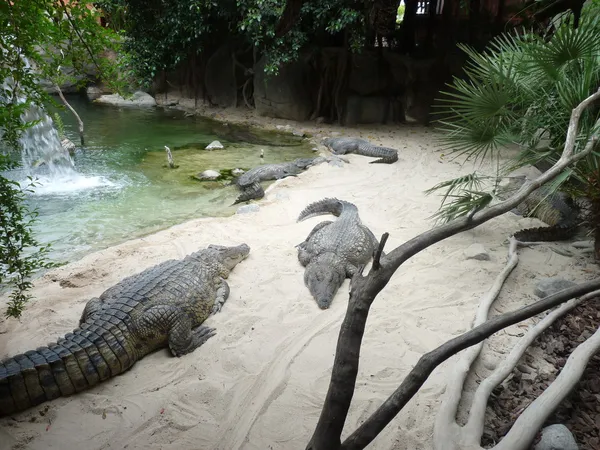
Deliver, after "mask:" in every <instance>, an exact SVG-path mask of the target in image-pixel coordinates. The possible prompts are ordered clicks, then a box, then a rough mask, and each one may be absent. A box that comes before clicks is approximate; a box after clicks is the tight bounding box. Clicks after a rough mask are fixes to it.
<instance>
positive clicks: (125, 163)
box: [28, 96, 313, 261]
mask: <svg viewBox="0 0 600 450" xmlns="http://www.w3.org/2000/svg"><path fill="white" fill-rule="evenodd" d="M69 101H70V102H71V104H72V105H73V107H74V108H76V110H77V111H78V113H79V114H80V116H81V118H82V119H83V121H84V123H85V139H86V145H85V148H83V149H81V148H78V149H77V150H76V152H75V153H74V154H73V156H72V158H73V161H74V164H75V169H76V171H77V174H78V175H77V177H67V178H65V179H54V180H52V179H50V180H43V183H42V185H41V186H39V187H38V188H36V192H35V193H34V194H33V195H31V196H29V199H28V201H29V202H30V204H31V206H33V207H35V208H36V209H37V210H38V212H39V217H38V221H37V223H36V225H35V227H34V230H35V233H36V237H37V238H38V240H39V241H40V242H41V243H44V244H46V243H51V244H52V250H51V254H50V255H49V256H50V259H52V260H54V261H72V260H74V259H77V258H79V257H81V256H83V255H85V254H87V253H89V252H91V251H94V250H98V249H102V248H106V247H109V246H111V245H115V244H118V243H120V242H124V241H126V240H129V239H133V238H137V237H140V236H143V235H145V234H149V233H152V232H155V231H158V230H161V229H164V228H167V227H169V226H172V225H175V224H178V223H181V222H184V221H186V220H190V219H193V218H200V217H210V216H212V217H215V216H227V215H231V214H233V213H235V210H236V207H234V206H231V204H232V203H233V201H234V200H235V198H236V196H237V194H238V193H237V191H236V190H235V188H234V187H232V186H222V185H221V186H219V185H215V183H202V182H199V181H197V180H194V179H193V178H192V176H193V175H194V174H197V173H199V172H202V171H203V170H207V169H215V170H219V169H234V168H238V167H241V168H250V167H254V166H258V165H260V164H265V163H272V162H282V161H290V160H293V159H295V158H300V157H307V156H310V155H313V151H312V149H311V148H312V145H310V143H309V142H308V141H307V140H306V139H303V138H300V137H296V136H293V135H290V134H279V133H273V132H265V131H258V130H254V129H248V128H244V127H240V126H234V125H225V124H223V123H219V122H215V121H212V120H208V119H205V118H200V117H185V115H184V114H183V113H182V112H181V111H176V110H168V109H167V110H165V109H160V108H152V109H134V108H117V107H110V106H104V105H96V104H93V103H91V102H89V101H87V100H86V99H84V98H81V97H75V96H74V97H70V98H69ZM59 114H60V116H61V118H62V121H63V122H64V127H65V133H66V135H67V137H68V138H69V139H71V140H72V141H73V142H74V143H76V144H77V143H78V142H79V138H78V132H77V130H78V129H77V125H76V122H75V119H74V118H73V116H72V115H70V113H68V112H66V111H60V112H59ZM213 140H219V141H220V142H221V143H222V144H223V145H224V146H225V148H224V149H222V150H213V151H207V150H204V148H205V146H206V145H208V144H209V143H210V142H211V141H213ZM165 145H166V146H168V147H169V148H170V149H171V151H172V153H173V157H174V160H175V164H177V165H178V168H177V169H169V168H167V167H166V163H167V159H166V152H165V149H164V146H165ZM261 150H262V151H263V153H264V157H263V158H262V159H261V158H260V154H261ZM238 206H239V205H238Z"/></svg>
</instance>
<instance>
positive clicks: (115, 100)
mask: <svg viewBox="0 0 600 450" xmlns="http://www.w3.org/2000/svg"><path fill="white" fill-rule="evenodd" d="M94 102H95V103H102V104H105V105H113V106H133V107H144V108H148V107H152V106H156V100H155V99H154V97H152V96H151V95H150V94H147V93H146V92H143V91H136V92H134V93H133V95H132V96H131V97H130V98H123V97H121V96H120V95H119V94H110V95H101V96H100V97H98V98H97V99H96V100H94Z"/></svg>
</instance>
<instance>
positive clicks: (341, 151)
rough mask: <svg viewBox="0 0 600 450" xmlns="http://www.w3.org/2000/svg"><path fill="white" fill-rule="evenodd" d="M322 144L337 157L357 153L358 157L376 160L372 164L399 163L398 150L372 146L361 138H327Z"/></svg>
mask: <svg viewBox="0 0 600 450" xmlns="http://www.w3.org/2000/svg"><path fill="white" fill-rule="evenodd" d="M322 144H323V145H324V146H325V147H327V148H328V149H329V150H331V151H332V152H333V153H334V154H336V155H346V154H348V153H355V154H357V155H363V156H372V157H374V158H379V159H376V160H375V161H371V162H370V164H377V163H384V164H392V163H395V162H396V161H398V150H394V149H393V148H388V147H379V146H377V145H373V144H371V143H370V142H369V141H367V140H366V139H360V138H345V137H341V138H325V139H323V141H322Z"/></svg>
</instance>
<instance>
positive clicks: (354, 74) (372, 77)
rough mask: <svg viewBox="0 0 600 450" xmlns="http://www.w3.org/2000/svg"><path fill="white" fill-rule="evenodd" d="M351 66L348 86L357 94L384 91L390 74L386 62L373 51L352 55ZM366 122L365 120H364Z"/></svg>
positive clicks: (390, 77) (389, 80) (389, 79)
mask: <svg viewBox="0 0 600 450" xmlns="http://www.w3.org/2000/svg"><path fill="white" fill-rule="evenodd" d="M351 61H352V63H351V64H352V68H351V69H350V76H349V79H348V88H349V89H350V90H351V91H353V92H356V93H357V94H359V95H363V96H364V95H374V94H377V93H383V92H386V91H387V90H388V88H389V84H390V82H391V79H392V76H391V74H390V73H388V70H387V67H385V66H386V64H385V63H384V64H383V65H382V64H381V61H380V60H379V58H378V57H377V55H376V54H375V53H372V52H365V53H360V54H356V55H352V59H351ZM364 123H367V122H364Z"/></svg>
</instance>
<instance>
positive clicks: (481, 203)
mask: <svg viewBox="0 0 600 450" xmlns="http://www.w3.org/2000/svg"><path fill="white" fill-rule="evenodd" d="M449 197H451V198H453V199H454V200H453V201H451V202H449V203H447V204H446V205H444V206H442V207H441V208H440V209H439V210H438V211H437V212H436V213H435V214H432V215H431V216H429V217H428V219H434V220H435V223H436V224H440V223H447V222H450V221H452V220H454V219H456V218H458V217H462V216H466V215H468V214H471V213H474V212H476V211H481V210H482V209H483V208H485V207H486V206H487V205H489V204H490V203H491V201H492V200H493V196H492V195H491V194H490V193H488V192H481V191H472V190H465V191H463V192H462V193H461V194H458V195H454V194H453V195H449Z"/></svg>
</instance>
